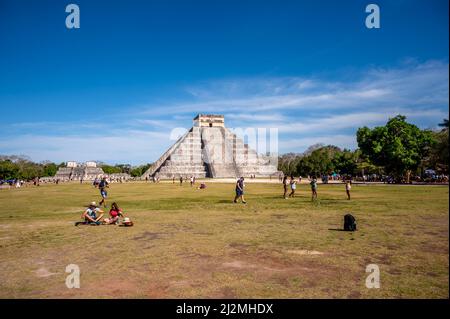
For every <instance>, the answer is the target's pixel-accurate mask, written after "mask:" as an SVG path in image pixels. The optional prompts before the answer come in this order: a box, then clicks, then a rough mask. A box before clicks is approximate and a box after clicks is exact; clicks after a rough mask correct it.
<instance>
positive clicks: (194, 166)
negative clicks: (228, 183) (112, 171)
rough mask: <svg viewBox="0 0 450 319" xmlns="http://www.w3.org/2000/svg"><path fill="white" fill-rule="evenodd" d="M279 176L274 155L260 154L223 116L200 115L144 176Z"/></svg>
mask: <svg viewBox="0 0 450 319" xmlns="http://www.w3.org/2000/svg"><path fill="white" fill-rule="evenodd" d="M275 173H277V164H276V161H274V160H273V156H272V157H269V156H267V155H263V154H258V153H257V152H256V151H255V150H253V149H251V148H250V147H249V146H248V145H247V144H245V143H244V141H243V140H242V138H239V137H238V136H236V134H234V133H233V132H231V130H230V129H228V128H226V127H225V119H224V116H223V115H211V114H199V115H197V116H196V117H195V118H194V125H193V127H192V128H191V129H190V130H189V131H188V132H187V133H186V134H184V135H183V136H181V137H180V138H179V139H178V140H177V141H176V142H175V144H173V145H172V146H171V147H170V148H169V149H168V150H167V151H166V152H165V153H164V154H163V155H162V156H161V157H160V158H159V159H158V160H157V161H156V162H155V163H153V164H152V166H150V168H149V169H148V170H147V171H146V172H145V173H144V174H143V175H142V178H146V177H159V178H163V179H164V178H174V177H175V178H178V177H180V176H183V177H185V176H195V177H197V178H203V177H211V178H222V177H238V176H250V175H255V176H256V177H261V176H270V175H273V174H275Z"/></svg>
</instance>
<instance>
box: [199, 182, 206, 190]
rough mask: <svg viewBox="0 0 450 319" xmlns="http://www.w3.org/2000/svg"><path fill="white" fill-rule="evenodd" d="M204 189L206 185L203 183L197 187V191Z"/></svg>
mask: <svg viewBox="0 0 450 319" xmlns="http://www.w3.org/2000/svg"><path fill="white" fill-rule="evenodd" d="M205 188H206V184H205V183H200V186H199V187H197V189H205Z"/></svg>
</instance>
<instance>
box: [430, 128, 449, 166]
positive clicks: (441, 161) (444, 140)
mask: <svg viewBox="0 0 450 319" xmlns="http://www.w3.org/2000/svg"><path fill="white" fill-rule="evenodd" d="M439 126H441V127H443V129H441V130H440V131H434V132H432V135H433V138H434V140H435V141H436V143H435V144H434V145H433V147H432V148H431V152H430V156H429V158H427V159H426V160H425V161H424V165H426V166H428V167H427V168H434V169H435V170H436V171H438V172H440V173H448V171H449V170H448V161H449V149H448V141H449V135H448V120H444V122H443V123H440V124H439Z"/></svg>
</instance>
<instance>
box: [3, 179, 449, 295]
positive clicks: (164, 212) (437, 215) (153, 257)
mask: <svg viewBox="0 0 450 319" xmlns="http://www.w3.org/2000/svg"><path fill="white" fill-rule="evenodd" d="M281 193H282V186H281V185H277V184H262V183H261V184H256V183H255V184H248V185H247V189H246V199H247V201H248V203H247V204H246V205H244V204H233V203H232V198H233V196H234V185H233V184H219V183H209V184H208V187H207V189H206V190H197V189H195V188H191V187H190V186H189V184H188V183H187V184H186V185H183V186H182V187H180V186H179V185H178V184H175V185H172V184H171V183H160V184H150V183H149V184H145V183H138V182H136V183H126V184H112V185H111V187H110V189H109V196H110V198H109V204H110V203H111V201H117V202H118V203H119V205H120V206H121V207H122V208H123V209H124V211H125V213H126V214H128V216H129V217H131V218H132V220H133V221H134V223H135V225H134V227H118V226H79V227H75V226H73V223H74V222H75V221H77V220H79V218H80V215H81V212H82V211H83V206H84V205H87V204H88V203H89V202H91V201H93V200H95V201H97V202H98V201H99V199H100V198H99V192H98V190H97V189H94V188H93V187H92V186H91V185H89V184H83V185H80V184H77V183H73V184H60V185H41V186H40V187H27V188H22V189H10V190H7V189H2V190H0V204H1V207H2V209H1V211H0V297H1V298H80V297H81V298H91V297H94V298H115V297H123V298H448V297H449V287H448V282H449V268H448V267H449V254H448V253H449V248H448V240H449V215H448V208H449V207H448V206H449V201H448V187H447V186H392V185H389V186H388V185H378V186H374V185H372V186H364V185H353V187H352V196H353V198H352V200H351V201H348V200H346V195H345V189H344V186H343V185H320V184H319V188H318V193H319V199H318V200H317V202H314V203H312V202H311V200H310V191H309V187H308V186H307V185H299V186H298V189H297V193H298V194H299V196H298V197H297V198H294V199H288V200H285V199H283V198H282V197H281ZM347 212H351V213H352V214H353V215H354V216H355V217H356V220H357V223H358V227H359V230H358V231H357V232H354V233H349V232H343V231H339V230H338V229H340V228H342V226H343V225H342V224H343V216H344V215H345V214H346V213H347ZM68 264H77V265H78V266H79V267H80V270H81V288H80V289H68V288H67V287H66V285H65V279H66V276H67V275H68V274H67V273H65V269H66V266H67V265H68ZM368 264H377V265H378V266H379V268H380V272H381V288H380V289H367V288H366V286H365V280H366V277H367V275H368V274H367V273H366V271H365V270H366V265H368Z"/></svg>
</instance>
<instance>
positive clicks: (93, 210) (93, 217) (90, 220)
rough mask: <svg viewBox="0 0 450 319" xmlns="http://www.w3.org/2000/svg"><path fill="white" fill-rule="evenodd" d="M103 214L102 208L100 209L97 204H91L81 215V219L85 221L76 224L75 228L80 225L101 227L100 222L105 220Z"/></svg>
mask: <svg viewBox="0 0 450 319" xmlns="http://www.w3.org/2000/svg"><path fill="white" fill-rule="evenodd" d="M103 213H104V212H103V211H102V210H101V209H100V208H98V206H97V204H96V203H95V202H92V203H90V204H89V206H88V208H87V209H86V210H85V211H84V212H83V214H82V215H81V218H82V219H83V220H84V221H83V222H76V223H75V226H78V225H80V224H85V225H87V224H90V225H100V224H101V221H100V220H101V219H102V218H103ZM99 214H100V215H99ZM98 215H99V216H98Z"/></svg>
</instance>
